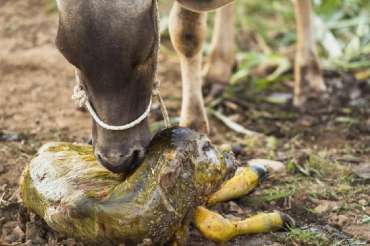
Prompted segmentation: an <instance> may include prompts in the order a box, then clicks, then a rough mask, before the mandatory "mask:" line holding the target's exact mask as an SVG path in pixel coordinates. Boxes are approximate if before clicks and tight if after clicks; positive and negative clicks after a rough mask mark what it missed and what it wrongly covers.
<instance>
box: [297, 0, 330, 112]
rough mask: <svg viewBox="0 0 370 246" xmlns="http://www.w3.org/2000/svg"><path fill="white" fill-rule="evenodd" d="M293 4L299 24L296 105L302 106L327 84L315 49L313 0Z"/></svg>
mask: <svg viewBox="0 0 370 246" xmlns="http://www.w3.org/2000/svg"><path fill="white" fill-rule="evenodd" d="M293 4H294V9H295V16H296V25H297V51H296V59H295V83H294V105H295V106H296V107H302V106H304V103H305V101H306V100H307V98H308V97H309V96H310V94H312V93H314V94H317V93H322V92H325V91H326V86H325V83H324V79H323V76H322V72H321V68H320V65H319V62H318V59H317V56H316V51H315V40H314V34H313V28H312V5H311V0H293Z"/></svg>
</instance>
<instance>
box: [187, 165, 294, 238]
mask: <svg viewBox="0 0 370 246" xmlns="http://www.w3.org/2000/svg"><path fill="white" fill-rule="evenodd" d="M265 176H267V169H266V168H265V167H264V166H262V165H254V166H250V167H242V168H240V170H238V171H237V173H236V175H235V176H234V177H232V178H231V179H229V180H228V181H226V182H225V183H224V185H223V186H222V187H221V188H220V190H219V191H217V192H216V193H214V194H213V195H211V196H210V197H209V200H208V205H213V204H216V203H219V202H224V201H229V200H231V199H236V198H240V197H242V196H244V195H247V194H248V193H249V192H250V191H251V190H253V189H254V188H255V187H256V186H257V185H258V184H259V183H260V182H261V179H263V178H264V177H265ZM193 221H194V224H195V226H196V227H197V228H198V230H199V231H200V232H201V233H202V234H203V236H205V237H206V238H208V239H210V240H213V241H217V242H226V241H228V240H230V239H232V238H234V237H236V236H239V235H246V234H255V233H263V232H270V231H274V230H277V229H281V228H283V227H285V226H291V225H294V220H293V219H292V218H291V217H289V216H288V215H286V214H284V213H280V212H272V213H259V214H257V215H254V216H252V217H249V218H245V219H243V220H240V221H235V220H230V219H227V218H224V217H223V216H221V215H220V214H218V213H216V212H213V211H211V210H209V209H207V208H205V207H197V208H196V210H195V214H194V219H193Z"/></svg>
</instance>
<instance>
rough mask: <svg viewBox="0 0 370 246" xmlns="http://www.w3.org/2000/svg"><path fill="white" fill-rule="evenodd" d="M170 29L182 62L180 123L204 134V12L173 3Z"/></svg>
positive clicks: (206, 125)
mask: <svg viewBox="0 0 370 246" xmlns="http://www.w3.org/2000/svg"><path fill="white" fill-rule="evenodd" d="M169 29H170V35H171V41H172V44H173V46H174V47H175V49H176V51H177V53H178V55H179V57H180V62H181V75H182V84H183V88H182V108H181V119H180V125H181V126H185V127H190V128H192V129H195V130H198V131H202V132H205V133H207V132H208V131H209V124H208V119H207V114H206V111H205V108H204V100H203V95H202V74H201V73H202V72H201V71H202V47H203V43H204V40H205V38H206V33H207V14H206V13H204V12H199V13H198V12H192V11H190V10H188V9H185V8H183V7H182V6H181V5H180V4H178V3H177V2H175V3H174V5H173V8H172V10H171V14H170V28H169Z"/></svg>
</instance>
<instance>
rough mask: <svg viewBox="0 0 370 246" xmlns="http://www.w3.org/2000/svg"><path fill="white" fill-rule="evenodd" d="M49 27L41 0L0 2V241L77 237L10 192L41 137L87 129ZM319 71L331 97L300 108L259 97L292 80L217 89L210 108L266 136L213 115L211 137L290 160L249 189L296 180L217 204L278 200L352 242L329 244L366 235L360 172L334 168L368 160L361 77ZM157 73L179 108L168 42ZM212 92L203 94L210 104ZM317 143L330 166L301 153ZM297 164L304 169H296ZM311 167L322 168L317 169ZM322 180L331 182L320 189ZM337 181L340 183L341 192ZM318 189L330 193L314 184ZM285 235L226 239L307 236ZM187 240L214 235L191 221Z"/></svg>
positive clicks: (244, 156)
mask: <svg viewBox="0 0 370 246" xmlns="http://www.w3.org/2000/svg"><path fill="white" fill-rule="evenodd" d="M56 31H57V15H56V14H55V13H51V12H48V10H47V8H46V7H45V3H44V2H43V1H40V0H2V1H1V2H0V47H1V48H0V228H1V230H0V244H1V245H83V243H82V242H79V241H78V240H75V239H71V238H66V237H65V236H63V235H60V234H58V233H56V232H53V231H52V230H51V229H50V228H48V226H47V225H45V224H44V223H43V222H42V221H41V220H40V219H39V218H38V217H36V216H35V215H33V214H32V213H30V212H29V211H27V210H25V209H24V208H23V207H22V205H21V203H20V201H19V197H18V194H17V187H18V179H19V176H20V174H21V172H22V170H23V167H24V165H25V164H26V163H28V162H29V161H30V160H31V158H32V156H33V155H34V154H35V153H36V151H37V149H38V148H39V147H40V146H41V145H42V144H43V143H45V142H48V141H74V142H85V141H87V140H88V139H89V134H90V125H91V120H90V117H89V115H88V114H87V113H85V112H82V111H79V110H76V107H75V106H74V104H73V102H72V100H71V99H70V98H71V91H72V88H73V86H74V84H75V81H74V72H73V68H72V67H71V66H70V65H69V64H68V63H67V62H66V61H65V60H64V58H63V57H62V56H61V55H60V54H59V52H58V51H57V49H56V48H55V45H54V38H55V35H56ZM166 43H167V42H166ZM325 76H326V82H327V83H328V85H329V88H330V90H329V92H330V97H329V99H323V98H314V99H312V100H311V101H310V103H309V107H308V109H307V110H306V111H303V112H302V111H298V110H296V109H294V108H293V107H292V106H291V102H290V101H288V102H286V103H283V104H273V103H270V102H268V101H267V100H266V98H268V97H269V96H271V95H272V94H273V93H276V92H280V93H290V92H291V87H292V85H291V82H290V81H287V82H285V83H280V84H277V85H274V86H272V87H271V88H269V89H268V90H265V91H263V92H256V91H253V90H251V89H250V88H249V87H248V86H247V85H245V84H241V85H237V86H233V87H230V88H226V90H225V93H224V97H223V98H222V100H221V102H220V103H218V106H216V107H214V109H216V110H220V111H221V112H223V114H225V115H227V116H229V117H230V118H231V119H233V120H234V121H235V122H238V123H240V124H241V125H243V126H244V127H246V128H248V129H252V130H254V131H257V132H260V133H263V134H265V135H266V136H271V137H270V138H264V139H262V140H261V139H254V138H247V137H245V136H241V135H239V134H236V133H234V132H233V131H232V130H230V129H228V128H227V127H225V126H224V125H223V124H222V123H220V122H219V121H218V120H216V119H214V118H212V119H211V125H212V134H211V138H212V139H213V141H214V142H215V143H217V144H220V145H227V146H229V147H230V148H231V149H232V150H233V151H234V152H235V153H236V155H237V157H238V159H239V160H240V162H241V163H243V162H244V161H246V160H248V159H252V158H273V159H275V160H280V161H282V162H284V163H286V164H287V163H288V164H289V165H290V164H292V163H293V164H296V165H293V166H294V168H293V169H292V170H291V171H290V172H289V175H284V176H278V177H273V178H272V179H271V180H269V181H267V182H265V183H264V184H263V185H262V186H261V188H260V189H258V190H257V191H256V192H255V193H254V194H253V195H254V196H257V197H258V195H261V194H263V190H265V189H268V190H270V189H274V188H275V187H284V185H288V186H289V185H291V186H292V187H295V186H296V187H297V188H296V189H297V190H298V191H296V192H295V193H294V194H293V195H289V196H283V197H282V198H277V199H270V200H268V201H267V202H264V203H262V204H261V203H258V204H257V205H256V204H254V205H253V204H251V203H250V201H246V200H243V199H241V200H239V201H236V202H234V203H225V204H222V205H219V206H217V207H216V208H215V209H217V210H218V211H220V212H223V213H224V214H234V215H235V216H242V215H243V216H245V215H248V214H251V213H256V212H257V211H271V210H282V211H284V212H286V213H288V214H290V215H292V216H293V217H294V218H296V220H297V222H298V226H299V227H300V228H306V227H307V226H311V227H310V228H312V227H313V228H316V229H317V228H319V229H317V230H321V231H323V234H328V235H334V237H335V238H340V236H335V235H341V236H342V237H344V238H345V240H353V241H351V242H352V243H350V244H348V243H347V244H337V245H359V243H358V244H356V242H357V241H355V240H357V239H359V240H362V241H361V243H363V242H365V241H366V240H370V225H369V221H368V220H369V219H368V218H369V216H370V208H369V202H368V201H369V200H370V194H369V191H368V189H366V187H367V186H366V185H367V184H368V183H367V181H366V180H363V179H361V178H358V177H356V176H355V175H353V174H351V173H349V174H348V179H350V180H349V181H348V182H347V180H345V181H343V182H339V181H338V180H339V179H340V180H341V179H343V178H346V177H343V175H344V174H347V172H345V171H342V167H343V168H345V169H346V170H347V169H350V168H351V167H352V166H357V165H361V164H363V163H369V157H370V107H369V98H370V88H369V82H366V81H357V80H356V79H354V77H353V76H352V75H351V74H348V73H339V72H326V74H325ZM159 79H160V80H161V82H162V94H163V96H164V98H165V101H166V104H167V106H168V107H169V111H170V114H171V116H172V117H176V116H177V115H179V112H180V104H181V82H180V73H179V64H178V60H177V58H176V56H175V54H174V52H173V51H171V49H170V48H169V47H167V48H166V49H162V54H161V56H160V67H159ZM218 99H219V98H218ZM215 100H216V99H215V98H212V99H211V100H209V101H210V102H209V105H211V104H212V103H213V102H215ZM154 106H155V110H154V113H152V116H151V121H152V122H154V121H157V120H159V119H160V113H159V108H158V105H154ZM323 151H325V157H322V158H323V159H324V160H325V161H327V162H330V163H335V165H334V164H333V165H332V166H330V168H331V167H333V168H332V169H330V168H325V165H321V166H314V165H310V163H313V162H312V161H311V162H310V161H309V160H310V158H311V157H310V156H312V155H313V154H315V153H319V152H320V153H321V152H323ZM320 158H321V157H320ZM319 160H321V159H319ZM305 163H308V164H307V165H306V164H305ZM314 163H319V162H318V161H317V162H314ZM301 164H302V165H301ZM303 164H304V165H303ZM289 165H288V167H289ZM319 167H320V168H319ZM321 168H322V170H321ZM335 168H338V170H340V171H338V170H337V169H335ZM326 169H329V170H326ZM305 171H307V173H308V175H306V174H304V172H305ZM318 172H319V173H320V174H316V173H318ZM336 175H339V176H336ZM295 180H298V182H299V183H296V181H295ZM323 184H325V185H326V186H329V187H330V188H332V190H330V189H329V191H328V190H327V189H328V188H327V187H326V186H325V187H324V186H323ZM305 185H306V186H305ZM342 186H343V187H342ZM347 186H349V187H347ZM289 187H290V186H289ZM308 187H309V188H308ZM313 189H315V191H313ZM343 189H344V190H346V192H342V190H343ZM307 190H310V191H312V192H308V191H307ZM321 190H324V191H325V192H328V194H327V193H321ZM348 190H350V191H351V192H349V191H348ZM352 191H353V192H352ZM330 192H334V193H333V194H332V193H330ZM324 194H325V195H324ZM252 197H253V196H252ZM261 197H262V196H261ZM323 200H324V201H327V200H331V201H334V202H338V203H339V202H340V205H339V207H338V208H337V209H330V211H323V212H322V213H320V214H317V213H314V212H313V211H312V210H314V209H315V208H316V207H318V206H319V205H320V204H322V203H323V202H322V201H323ZM360 201H361V202H362V203H360ZM236 206H237V207H236ZM235 208H240V209H235ZM235 211H239V213H238V212H235ZM240 211H242V213H241V214H240ZM366 218H367V222H366ZM364 221H365V222H364ZM325 226H327V227H329V228H332V230H328V231H329V232H326V231H325V230H323V229H322V227H325ZM320 228H321V229H320ZM333 228H334V229H333ZM304 230H306V229H304ZM333 231H335V233H334V232H333ZM279 235H280V236H279ZM288 235H289V234H286V233H283V232H281V233H270V234H265V235H258V236H253V237H240V238H238V239H235V240H233V241H232V242H230V243H228V245H246V244H248V245H268V244H270V245H305V243H302V242H301V241H300V243H297V241H295V240H298V239H294V240H290V241H284V240H282V239H281V238H288ZM286 240H287V239H286ZM346 242H349V241H346ZM190 245H214V244H213V243H212V242H209V241H207V240H205V239H204V238H203V237H202V236H201V235H199V233H198V232H197V231H196V230H195V229H192V230H191V240H190ZM307 245H310V244H307ZM314 245H315V244H314ZM361 245H364V244H361Z"/></svg>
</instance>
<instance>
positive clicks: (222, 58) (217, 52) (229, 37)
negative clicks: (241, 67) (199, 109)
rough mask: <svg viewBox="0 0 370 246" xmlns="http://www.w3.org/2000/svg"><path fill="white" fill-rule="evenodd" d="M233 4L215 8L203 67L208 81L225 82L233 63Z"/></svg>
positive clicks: (228, 77) (229, 75)
mask: <svg viewBox="0 0 370 246" xmlns="http://www.w3.org/2000/svg"><path fill="white" fill-rule="evenodd" d="M234 22H235V4H234V3H231V4H228V5H226V6H224V7H222V8H220V9H218V10H217V13H216V19H215V27H214V31H213V38H212V43H211V49H210V54H209V56H208V60H207V63H206V65H205V67H204V70H203V74H204V78H205V79H206V80H207V81H209V82H216V83H220V84H224V85H225V84H227V83H228V82H229V80H230V77H231V74H232V69H233V66H234V63H235V23H234Z"/></svg>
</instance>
